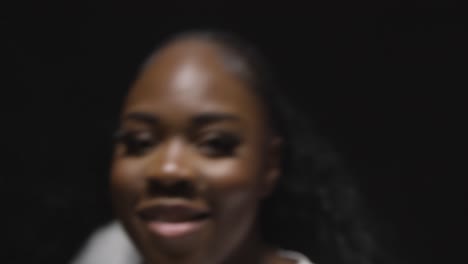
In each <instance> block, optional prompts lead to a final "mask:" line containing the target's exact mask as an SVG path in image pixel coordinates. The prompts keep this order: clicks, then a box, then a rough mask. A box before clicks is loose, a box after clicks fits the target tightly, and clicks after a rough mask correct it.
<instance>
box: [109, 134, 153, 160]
mask: <svg viewBox="0 0 468 264" xmlns="http://www.w3.org/2000/svg"><path fill="white" fill-rule="evenodd" d="M116 144H117V145H122V146H123V147H124V148H125V154H126V155H142V154H143V153H144V152H145V151H147V150H148V149H149V148H151V147H152V146H153V144H154V139H153V137H152V136H151V134H150V133H146V132H124V133H121V134H120V135H118V136H116Z"/></svg>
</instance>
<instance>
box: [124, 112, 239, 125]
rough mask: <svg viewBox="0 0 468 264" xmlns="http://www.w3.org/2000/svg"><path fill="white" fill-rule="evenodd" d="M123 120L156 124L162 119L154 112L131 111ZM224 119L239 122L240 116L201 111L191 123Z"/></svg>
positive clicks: (205, 123) (211, 122)
mask: <svg viewBox="0 0 468 264" xmlns="http://www.w3.org/2000/svg"><path fill="white" fill-rule="evenodd" d="M123 120H124V121H125V120H135V121H139V122H144V123H148V124H151V125H156V124H158V123H159V122H160V119H159V118H158V117H157V116H155V115H152V114H149V113H144V112H131V113H128V114H126V115H125V117H124V118H123ZM223 121H235V122H239V121H240V119H239V117H238V116H236V115H233V114H228V113H210V112H207V113H201V114H198V115H196V116H194V117H192V118H191V123H192V124H193V125H194V126H197V127H200V126H205V125H209V124H213V123H217V122H223Z"/></svg>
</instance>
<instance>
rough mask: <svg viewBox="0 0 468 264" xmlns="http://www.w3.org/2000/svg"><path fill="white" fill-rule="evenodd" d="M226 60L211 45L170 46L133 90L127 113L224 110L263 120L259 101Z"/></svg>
mask: <svg viewBox="0 0 468 264" xmlns="http://www.w3.org/2000/svg"><path fill="white" fill-rule="evenodd" d="M224 60H225V58H224V57H223V56H222V53H221V51H220V49H219V48H218V47H216V45H215V44H212V43H209V42H207V41H200V40H185V41H180V42H176V43H173V44H170V45H168V46H166V47H164V48H163V49H162V50H160V51H158V52H157V53H156V54H155V55H153V56H152V57H151V58H150V60H149V61H148V63H147V65H146V67H145V68H144V69H143V71H142V72H141V73H140V75H139V77H138V79H137V80H136V82H135V83H134V85H133V87H132V89H131V90H130V93H129V96H128V98H127V102H126V107H125V109H126V110H127V111H128V110H129V109H133V108H138V107H143V108H151V109H159V110H162V108H167V107H171V108H172V107H178V110H182V108H183V109H186V110H187V109H190V110H191V111H210V110H213V109H223V110H226V111H231V112H232V111H234V112H239V113H241V114H242V113H243V114H245V115H251V116H252V117H257V118H260V117H261V116H262V115H263V114H262V109H261V107H260V104H259V100H258V99H257V97H256V96H255V94H254V93H253V91H252V90H251V88H250V87H249V86H248V84H247V83H246V82H245V81H243V80H242V79H241V78H239V77H238V76H236V74H234V73H233V72H231V71H229V70H228V69H227V67H226V62H225V61H224ZM173 110H174V109H173Z"/></svg>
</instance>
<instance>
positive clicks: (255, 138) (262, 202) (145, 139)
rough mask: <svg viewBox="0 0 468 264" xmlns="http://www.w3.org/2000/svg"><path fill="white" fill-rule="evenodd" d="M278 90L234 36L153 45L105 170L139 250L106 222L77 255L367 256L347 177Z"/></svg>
mask: <svg viewBox="0 0 468 264" xmlns="http://www.w3.org/2000/svg"><path fill="white" fill-rule="evenodd" d="M279 92H280V90H279V89H278V88H276V87H275V82H274V81H273V80H272V76H271V74H270V73H269V71H268V70H267V68H266V64H265V63H262V60H261V59H260V58H259V57H258V55H257V53H255V52H254V51H253V49H252V48H250V47H249V46H248V45H247V44H245V43H243V42H241V41H240V40H238V39H236V38H234V37H232V36H228V35H226V34H223V33H215V32H191V33H184V34H182V35H179V36H177V37H175V38H173V39H171V40H170V41H168V42H167V43H166V44H165V45H163V46H162V47H161V48H159V49H158V50H156V51H155V52H154V53H153V54H152V55H151V57H150V58H149V59H148V61H147V62H146V63H145V64H144V67H143V68H142V70H141V72H140V74H139V76H138V78H137V79H136V81H135V82H134V84H133V86H132V88H131V89H130V91H129V94H128V96H127V99H126V102H125V104H124V107H123V112H122V115H121V124H120V128H119V130H118V132H117V135H116V146H115V154H114V158H113V164H112V170H111V182H110V186H111V193H112V201H113V205H114V209H115V212H116V215H117V216H118V219H119V220H120V222H121V223H122V225H123V227H124V229H125V230H126V232H127V233H128V235H129V237H130V239H131V241H132V244H133V245H135V247H136V248H137V249H138V250H134V249H132V248H133V246H132V244H130V243H128V242H126V241H127V240H126V235H125V234H124V233H122V232H121V229H120V224H117V223H113V224H112V225H110V226H108V227H106V228H105V229H103V230H101V231H100V232H99V233H98V234H97V235H95V236H94V237H93V239H92V241H94V242H91V243H90V245H88V247H87V248H86V249H85V250H84V252H83V253H82V254H81V255H80V256H79V257H78V260H77V261H76V262H75V263H99V262H100V261H102V262H107V263H111V262H112V263H138V262H139V261H141V262H143V263H147V264H164V263H190V264H196V263H213V264H214V263H220V264H221V263H223V264H230V263H245V264H249V263H252V264H253V263H272V264H276V263H296V264H297V263H299V264H306V263H311V262H310V260H309V259H308V258H310V259H314V261H315V262H317V263H320V264H325V263H374V261H375V257H376V256H377V254H376V250H375V247H374V243H373V241H372V239H371V236H370V235H369V232H367V231H366V229H365V224H364V222H363V221H362V220H363V218H362V215H361V214H360V213H359V211H360V210H359V208H358V207H357V202H356V192H355V191H354V188H352V185H351V182H350V181H349V179H348V178H347V177H346V174H344V173H342V171H341V166H339V164H338V163H337V161H336V159H335V155H333V153H331V152H330V151H329V150H328V149H327V148H326V147H325V146H323V143H322V142H323V141H322V140H318V139H317V138H316V137H313V136H312V135H311V134H310V133H308V132H307V131H309V129H308V127H306V126H303V125H302V124H303V123H304V122H302V121H301V120H299V119H300V118H298V117H297V114H296V113H293V112H291V110H290V108H289V107H288V106H287V105H286V104H285V103H284V101H283V98H284V97H283V96H281V95H280V93H279ZM301 134H302V135H305V136H304V137H303V136H301ZM109 241H110V242H109ZM109 243H113V244H115V247H116V248H118V249H116V248H113V246H112V245H110V244H109ZM119 243H120V244H119ZM285 249H288V250H285ZM106 250H108V251H109V250H110V252H108V253H107V254H106V253H105V252H106ZM290 250H294V251H290ZM137 252H138V253H137ZM299 252H301V253H299ZM97 257H103V258H104V259H103V260H97V259H96V258H97ZM111 257H116V258H117V259H114V260H109V259H110V258H111ZM93 258H94V259H93ZM123 258H127V259H125V260H123ZM87 261H88V262H87ZM118 261H122V262H118Z"/></svg>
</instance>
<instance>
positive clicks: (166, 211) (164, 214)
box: [137, 200, 211, 238]
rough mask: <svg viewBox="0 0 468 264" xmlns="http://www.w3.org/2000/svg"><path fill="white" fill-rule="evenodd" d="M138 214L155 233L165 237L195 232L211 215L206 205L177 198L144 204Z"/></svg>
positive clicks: (139, 208)
mask: <svg viewBox="0 0 468 264" xmlns="http://www.w3.org/2000/svg"><path fill="white" fill-rule="evenodd" d="M137 214H138V216H139V217H140V219H141V220H142V221H144V222H145V223H146V225H147V227H148V228H149V230H150V231H151V232H152V233H153V234H155V235H157V236H160V237H165V238H176V237H182V236H186V235H189V234H191V233H194V232H195V231H197V230H199V229H200V228H201V227H202V226H203V225H204V224H206V220H208V219H209V217H210V215H211V213H210V210H209V209H208V208H207V207H206V206H202V205H199V204H195V203H189V202H185V201H175V200H169V201H159V202H158V201H155V202H152V203H147V204H143V205H142V206H139V207H138V209H137Z"/></svg>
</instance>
